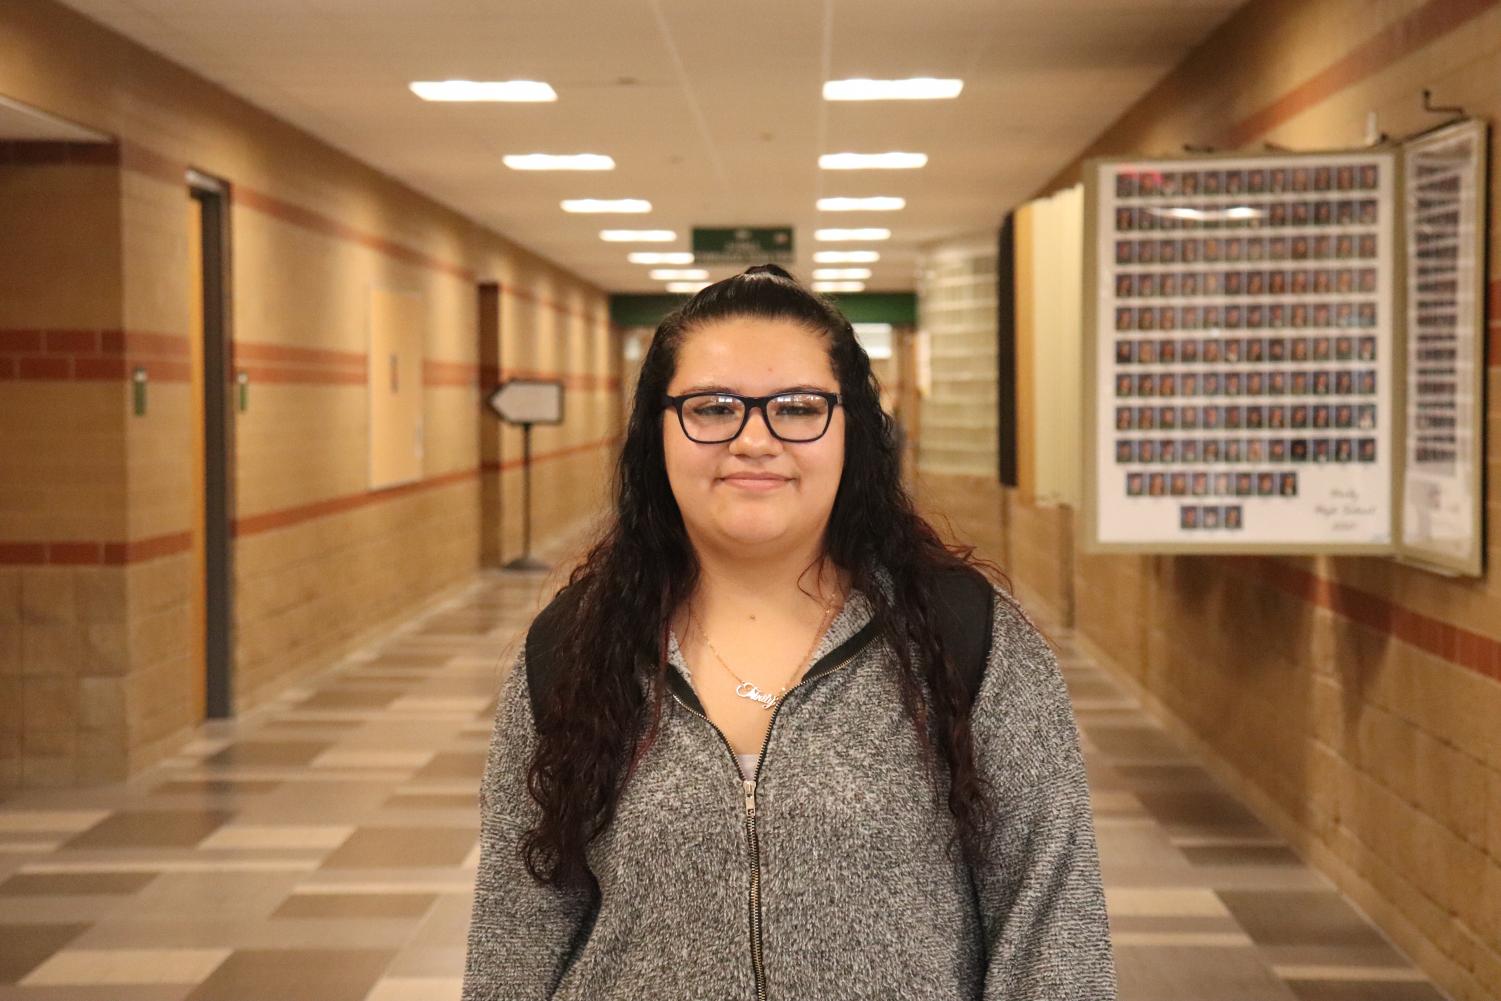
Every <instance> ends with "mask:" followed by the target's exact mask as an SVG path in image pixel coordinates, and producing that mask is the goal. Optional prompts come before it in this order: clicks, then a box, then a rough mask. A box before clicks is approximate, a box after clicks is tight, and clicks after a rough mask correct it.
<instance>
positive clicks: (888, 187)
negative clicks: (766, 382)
mask: <svg viewBox="0 0 1501 1001" xmlns="http://www.w3.org/2000/svg"><path fill="white" fill-rule="evenodd" d="M65 2H66V3H67V4H68V5H69V6H71V7H73V8H74V9H76V10H78V11H80V12H81V13H83V14H85V15H87V16H89V17H91V18H93V19H95V20H97V21H100V22H102V23H104V24H106V25H108V26H110V27H111V28H113V29H115V30H117V31H119V32H122V33H123V34H125V35H127V36H129V37H130V38H132V39H134V40H135V41H137V42H139V43H141V44H143V45H145V46H147V47H148V48H151V49H153V50H155V51H157V52H159V53H161V54H162V55H164V56H166V57H167V58H169V59H171V60H173V61H175V62H177V63H180V64H182V65H185V66H187V67H189V68H191V69H192V70H194V71H195V72H197V73H199V74H201V75H203V76H205V77H207V78H209V79H211V80H214V81H215V82H217V83H219V84H221V85H223V86H224V87H226V88H228V89H229V90H231V91H233V92H235V93H237V94H239V95H240V96H242V97H244V98H245V99H247V100H249V101H251V102H252V103H254V104H256V105H259V106H260V107H262V108H264V109H266V110H268V111H270V112H272V113H273V114H275V115H277V116H279V117H281V118H283V119H285V120H287V121H290V122H292V123H294V124H296V125H298V126H300V127H301V128H303V129H305V130H307V131H308V132H310V133H312V134H313V135H316V136H318V137H319V138H321V139H323V140H325V141H327V142H329V143H331V144H333V145H334V146H337V147H339V148H341V149H343V150H345V151H347V152H349V153H350V154H352V155H354V156H356V157H358V158H359V159H361V160H364V161H366V162H367V163H370V164H372V165H374V166H375V167H376V168H378V169H380V170H382V171H384V172H386V173H388V174H390V175H392V176H393V177H396V178H399V179H400V180H402V181H404V182H405V183H407V184H409V185H411V186H412V187H413V188H416V189H417V190H419V191H422V192H424V193H426V194H428V195H430V196H431V197H433V198H435V199H437V200H438V201H441V202H443V203H445V204H447V205H449V206H452V207H453V208H455V209H457V210H459V211H460V212H462V213H464V214H465V215H467V216H469V217H471V218H473V219H476V220H478V221H480V222H482V223H484V224H486V225H488V226H491V227H493V228H494V229H496V230H498V231H500V232H501V233H504V234H505V235H506V236H508V237H509V238H511V239H512V240H514V241H516V242H518V243H520V244H522V245H523V246H525V247H527V248H529V249H531V250H532V251H534V252H536V253H538V254H541V255H542V256H544V257H547V258H550V259H552V260H553V261H556V262H557V263H559V264H560V265H562V266H564V267H566V268H568V269H569V270H571V271H573V272H575V273H577V274H579V275H582V276H583V277H584V278H586V279H587V280H589V281H592V282H594V283H596V284H597V285H599V286H600V287H601V288H604V289H607V290H610V291H642V292H644V291H661V289H662V283H660V282H655V281H652V280H650V279H648V278H647V276H646V272H647V268H646V267H645V266H640V265H634V264H629V263H627V262H626V259H625V255H626V253H627V252H628V251H629V250H630V249H632V248H631V247H628V246H626V245H623V244H610V243H605V242H603V241H601V240H600V239H599V235H598V234H599V230H601V229H604V228H630V229H638V228H662V229H674V230H676V231H677V232H678V234H679V240H678V242H677V243H675V244H671V245H668V244H652V245H642V246H640V247H638V248H635V249H642V250H687V249H689V237H690V231H691V229H692V227H693V226H695V225H699V226H716V225H718V226H739V225H755V226H772V225H792V226H794V227H796V243H797V263H796V265H795V266H794V270H795V271H796V272H797V273H798V274H799V276H800V277H803V278H809V277H811V272H812V268H813V259H812V254H813V251H814V250H816V249H832V248H833V247H834V246H835V245H827V244H825V245H819V244H815V243H814V241H813V230H814V229H815V228H820V227H852V226H884V227H887V228H889V229H891V230H892V238H891V239H890V240H889V241H885V242H884V243H883V244H870V245H869V247H871V248H873V249H878V250H880V251H881V255H882V259H881V261H880V263H878V264H876V265H874V268H873V270H874V275H873V277H872V279H871V281H870V282H869V283H868V288H869V289H870V290H871V291H882V290H893V291H895V290H910V289H911V288H912V287H913V284H914V282H913V270H914V267H915V262H916V253H917V249H918V247H919V246H920V245H921V244H924V243H928V242H931V241H934V240H939V239H943V238H945V237H948V236H952V235H955V234H960V233H967V232H974V231H976V230H982V229H985V228H987V227H992V226H995V225H997V224H998V222H999V220H1000V218H1001V216H1002V214H1003V213H1004V212H1005V211H1006V210H1007V209H1009V208H1011V207H1013V206H1014V205H1016V204H1017V203H1018V202H1020V201H1021V200H1023V199H1025V198H1026V197H1028V196H1029V195H1030V194H1031V193H1032V192H1033V191H1034V190H1035V189H1036V188H1037V187H1038V186H1039V185H1041V184H1042V183H1044V182H1045V181H1046V180H1047V179H1048V178H1049V177H1051V176H1052V175H1053V174H1054V173H1055V172H1056V171H1057V170H1058V169H1059V168H1061V167H1062V166H1063V165H1065V164H1066V163H1067V162H1068V161H1070V160H1071V159H1073V158H1074V157H1075V156H1076V155H1077V154H1078V152H1079V151H1080V150H1081V149H1082V148H1084V147H1085V146H1086V145H1087V144H1088V143H1089V142H1090V140H1092V139H1093V138H1094V137H1095V136H1096V135H1098V134H1099V133H1100V132H1101V131H1102V130H1103V129H1104V128H1105V127H1106V126H1107V125H1109V124H1110V123H1111V122H1112V121H1113V120H1114V119H1115V118H1116V117H1117V116H1119V115H1120V113H1121V112H1122V111H1124V110H1125V109H1126V108H1127V107H1129V106H1130V105H1131V104H1132V103H1133V102H1135V101H1136V100H1137V98H1139V97H1140V96H1141V95H1142V94H1143V93H1144V92H1145V91H1146V90H1148V89H1149V88H1150V87H1151V86H1152V84H1154V83H1155V82H1156V81H1157V80H1159V79H1160V78H1161V77H1162V76H1163V75H1164V74H1166V72H1167V71H1168V70H1169V69H1171V68H1172V67H1173V66H1174V65H1175V64H1176V63H1177V62H1178V61H1179V60H1180V59H1181V58H1182V57H1183V56H1184V55H1185V54H1186V53H1187V52H1188V50H1190V49H1191V48H1193V46H1194V45H1196V44H1197V43H1198V42H1199V41H1200V40H1201V39H1203V38H1204V36H1205V35H1207V34H1208V33H1209V32H1210V31H1211V30H1212V29H1213V28H1214V27H1215V26H1216V25H1218V24H1219V23H1220V22H1221V21H1222V20H1223V19H1224V18H1225V17H1226V16H1227V15H1228V14H1229V13H1230V12H1231V11H1232V10H1233V9H1234V8H1236V7H1238V6H1239V5H1240V3H1241V2H1242V0H1007V2H979V0H925V2H922V3H919V2H916V0H858V2H857V0H842V2H841V0H823V2H817V0H746V2H741V3H735V4H730V3H724V2H715V0H590V2H587V3H586V2H583V0H253V2H252V0H65ZM857 76H869V77H879V78H895V77H908V76H938V77H958V78H960V79H962V80H964V84H965V86H964V92H963V93H962V94H961V95H960V96H959V97H958V98H957V99H954V100H950V101H897V102H876V103H869V104H855V103H846V102H838V103H830V102H825V101H824V100H823V98H822V85H823V82H824V81H825V80H826V79H842V78H846V77H857ZM450 78H463V79H477V80H508V79H534V80H545V81H547V82H548V83H551V84H552V85H553V87H554V88H555V89H556V90H557V92H558V98H559V99H558V101H557V102H555V103H549V104H435V103H429V102H425V101H422V100H419V99H418V98H417V97H416V96H415V95H413V94H412V93H411V92H410V91H409V90H408V89H407V84H408V83H409V82H410V81H413V80H442V79H450ZM890 150H902V151H912V152H921V153H927V154H928V157H929V159H928V165H927V166H926V167H924V168H922V169H920V170H875V171H823V170H820V169H819V168H818V155H819V154H820V153H832V152H886V151H890ZM535 152H544V153H579V152H593V153H607V154H609V155H610V156H613V157H614V158H615V161H616V164H617V167H616V169H615V170H613V171H609V172H566V173H537V172H529V171H528V172H523V171H513V170H510V169H508V168H506V167H504V166H502V164H501V157H502V156H503V155H504V154H507V153H535ZM231 180H233V179H232V178H231ZM874 194H892V195H901V196H902V197H904V198H906V200H907V207H906V208H905V209H903V210H901V211H897V212H819V211H817V210H816V209H815V207H814V203H815V200H816V199H817V198H819V197H823V196H830V195H874ZM583 197H588V198H620V197H635V198H646V199H649V200H650V201H651V202H652V206H653V210H652V212H651V213H649V214H646V215H570V214H566V213H564V212H563V211H562V209H561V208H560V207H559V205H558V203H559V202H560V201H561V200H562V199H564V198H583ZM841 246H843V245H841ZM848 246H850V247H865V246H867V245H864V244H859V245H848ZM735 270H738V269H731V268H718V269H711V272H710V274H711V277H712V278H716V279H717V278H720V277H723V276H724V275H727V274H730V273H733V271H735Z"/></svg>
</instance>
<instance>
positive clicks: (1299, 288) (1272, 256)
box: [1081, 150, 1403, 554]
mask: <svg viewBox="0 0 1501 1001" xmlns="http://www.w3.org/2000/svg"><path fill="white" fill-rule="evenodd" d="M1399 168H1400V164H1399V162H1398V156H1397V154H1396V153H1395V152H1394V151H1390V150H1368V151H1355V152H1340V153H1307V154H1289V153H1276V154H1266V155H1254V156H1241V155H1228V156H1210V157H1196V158H1191V159H1183V158H1179V159H1139V160H1096V161H1092V162H1091V163H1090V164H1089V165H1088V166H1087V168H1086V172H1085V206H1084V217H1085V235H1084V253H1085V262H1084V332H1085V339H1086V342H1085V349H1084V361H1085V375H1086V379H1085V438H1086V441H1085V453H1084V467H1085V468H1084V478H1085V496H1084V518H1083V519H1082V524H1081V534H1082V539H1081V541H1082V543H1083V545H1084V546H1085V547H1086V548H1087V549H1089V550H1091V551H1150V552H1205V553H1210V552H1213V553H1232V552H1248V553H1249V552H1264V553H1312V552H1320V553H1329V552H1343V553H1381V554H1390V553H1392V552H1393V551H1394V542H1395V532H1396V510H1395V490H1394V478H1395V476H1396V474H1397V472H1398V470H1400V469H1401V466H1402V456H1401V455H1400V454H1397V453H1398V452H1399V450H1400V449H1399V445H1400V443H1399V440H1398V437H1397V436H1396V435H1394V433H1393V430H1394V427H1393V421H1394V418H1395V415H1397V414H1399V413H1401V410H1400V407H1401V400H1402V388H1403V387H1402V386H1401V385H1400V384H1399V383H1398V382H1397V380H1396V373H1397V372H1398V371H1399V368H1398V366H1397V364H1396V362H1397V354H1398V352H1399V351H1400V350H1401V349H1402V344H1401V338H1400V332H1401V330H1402V323H1401V313H1400V310H1401V309H1402V302H1403V290H1402V286H1401V281H1400V275H1401V274H1402V271H1401V267H1402V260H1401V250H1400V248H1401V242H1400V239H1399V236H1400V224H1401V223H1400V218H1399V213H1398V210H1397V196H1398V192H1399V191H1400V190H1401V189H1400V186H1399V179H1398V176H1397V174H1398V170H1399Z"/></svg>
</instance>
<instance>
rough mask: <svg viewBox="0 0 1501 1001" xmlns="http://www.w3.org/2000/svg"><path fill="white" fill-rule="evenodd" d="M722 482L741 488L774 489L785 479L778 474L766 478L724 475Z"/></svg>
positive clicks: (784, 481)
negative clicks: (775, 476) (774, 476)
mask: <svg viewBox="0 0 1501 1001" xmlns="http://www.w3.org/2000/svg"><path fill="white" fill-rule="evenodd" d="M724 482H725V483H728V484H730V485H731V486H736V487H740V488H741V489H742V490H775V489H776V488H777V487H779V486H781V485H782V484H784V483H786V482H787V480H786V479H785V478H783V477H780V476H779V477H777V478H776V479H768V478H767V477H764V476H760V477H758V476H726V477H725V478H724Z"/></svg>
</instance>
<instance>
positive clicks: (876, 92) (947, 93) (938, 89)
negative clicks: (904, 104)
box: [823, 76, 964, 101]
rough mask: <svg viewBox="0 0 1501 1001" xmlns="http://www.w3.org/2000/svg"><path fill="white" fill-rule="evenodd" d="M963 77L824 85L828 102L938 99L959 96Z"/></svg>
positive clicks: (825, 98) (853, 81) (857, 80)
mask: <svg viewBox="0 0 1501 1001" xmlns="http://www.w3.org/2000/svg"><path fill="white" fill-rule="evenodd" d="M963 89H964V81H963V80H937V79H934V78H933V77H928V76H920V77H913V78H911V79H908V80H867V79H854V80H828V81H825V82H824V85H823V99H824V100H825V101H934V100H939V99H942V98H949V97H958V96H959V92H960V91H962V90H963Z"/></svg>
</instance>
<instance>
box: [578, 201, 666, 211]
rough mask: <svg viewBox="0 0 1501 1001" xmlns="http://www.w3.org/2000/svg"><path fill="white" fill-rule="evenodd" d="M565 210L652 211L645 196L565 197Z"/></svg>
mask: <svg viewBox="0 0 1501 1001" xmlns="http://www.w3.org/2000/svg"><path fill="white" fill-rule="evenodd" d="M563 211H564V212H650V211H651V202H649V201H647V200H646V199H645V198H565V199H563Z"/></svg>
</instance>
